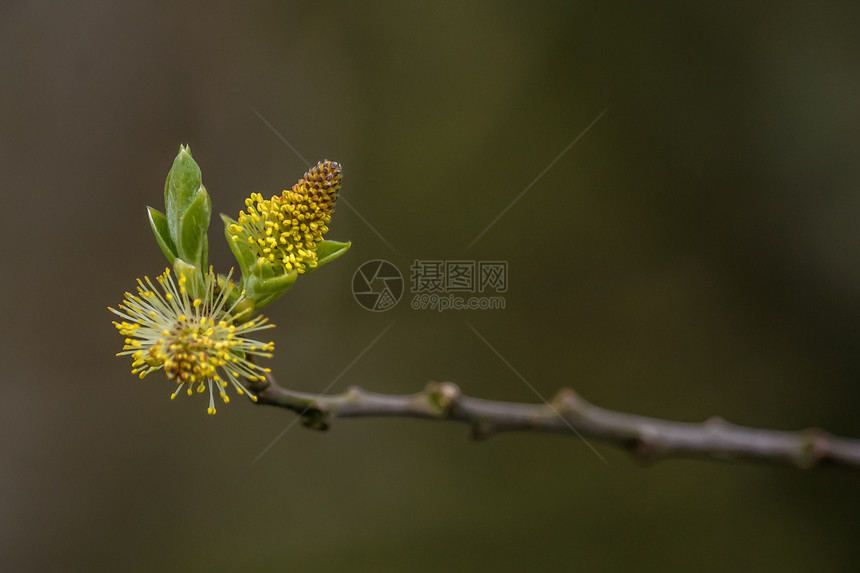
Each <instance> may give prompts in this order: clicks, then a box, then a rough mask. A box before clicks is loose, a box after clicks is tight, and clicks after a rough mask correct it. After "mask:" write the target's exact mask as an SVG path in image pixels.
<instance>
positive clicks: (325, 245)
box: [305, 241, 352, 274]
mask: <svg viewBox="0 0 860 573" xmlns="http://www.w3.org/2000/svg"><path fill="white" fill-rule="evenodd" d="M350 246H352V243H350V242H346V243H339V242H337V241H323V242H321V243H317V266H316V267H315V268H308V269H307V270H306V271H305V274H308V273H310V272H312V271H315V270H316V269H318V268H320V267H321V266H323V265H325V264H327V263H330V262H332V261H333V260H335V259H336V258H338V257H339V256H341V255H342V254H344V253H345V252H347V251H348V250H349V247H350Z"/></svg>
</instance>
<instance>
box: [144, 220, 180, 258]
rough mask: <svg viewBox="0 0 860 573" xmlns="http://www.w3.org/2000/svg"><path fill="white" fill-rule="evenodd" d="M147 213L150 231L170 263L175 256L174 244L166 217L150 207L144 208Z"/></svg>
mask: <svg viewBox="0 0 860 573" xmlns="http://www.w3.org/2000/svg"><path fill="white" fill-rule="evenodd" d="M146 211H147V213H148V214H149V224H150V226H151V227H152V233H153V234H154V235H155V240H156V241H158V246H159V247H161V252H162V253H164V256H165V257H167V260H168V261H169V262H170V264H171V265H172V264H173V260H174V259H175V258H176V255H177V252H176V245H174V244H173V239H171V238H170V229H169V228H168V226H167V217H165V216H164V214H163V213H161V212H160V211H158V210H157V209H153V208H152V207H147V208H146Z"/></svg>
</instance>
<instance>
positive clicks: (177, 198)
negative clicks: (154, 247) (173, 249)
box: [164, 146, 203, 246]
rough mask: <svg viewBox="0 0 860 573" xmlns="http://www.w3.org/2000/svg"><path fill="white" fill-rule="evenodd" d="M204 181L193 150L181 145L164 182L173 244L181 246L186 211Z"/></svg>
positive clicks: (165, 204)
mask: <svg viewBox="0 0 860 573" xmlns="http://www.w3.org/2000/svg"><path fill="white" fill-rule="evenodd" d="M202 182H203V176H202V174H201V173H200V167H199V166H198V165H197V162H195V161H194V158H193V157H191V150H190V149H189V148H188V147H187V146H185V147H182V146H180V148H179V153H178V154H177V155H176V159H174V160H173V166H172V167H171V168H170V172H169V173H168V174H167V179H166V181H165V182H164V209H165V215H166V217H167V225H168V228H169V229H170V238H171V239H172V240H173V244H175V245H177V246H180V244H181V240H180V235H181V229H180V223H181V220H182V216H183V215H184V214H185V211H186V210H187V209H188V207H189V206H190V205H191V203H192V202H193V201H194V200H195V199H196V197H197V191H198V190H199V189H200V187H201V185H202Z"/></svg>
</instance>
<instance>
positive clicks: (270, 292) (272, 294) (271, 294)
mask: <svg viewBox="0 0 860 573" xmlns="http://www.w3.org/2000/svg"><path fill="white" fill-rule="evenodd" d="M259 266H261V267H269V268H270V269H272V268H273V267H272V265H259ZM298 276H299V274H298V273H297V272H296V271H294V270H293V271H290V272H288V273H286V274H281V275H277V276H274V277H271V278H263V277H262V276H260V275H259V274H257V273H254V274H252V275H251V276H249V277H246V278H245V296H247V297H250V298H253V299H254V307H255V308H263V307H264V306H266V305H267V304H270V303H272V302H275V301H276V300H277V299H278V298H280V297H281V295H282V294H284V293H285V292H287V291H288V290H289V289H290V287H292V286H293V284H295V282H296V278H297V277H298Z"/></svg>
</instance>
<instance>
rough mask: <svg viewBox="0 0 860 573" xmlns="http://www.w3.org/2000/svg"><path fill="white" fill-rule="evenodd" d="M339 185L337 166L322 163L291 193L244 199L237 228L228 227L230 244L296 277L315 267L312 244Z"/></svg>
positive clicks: (324, 225) (324, 223) (322, 232)
mask: <svg viewBox="0 0 860 573" xmlns="http://www.w3.org/2000/svg"><path fill="white" fill-rule="evenodd" d="M340 185H341V166H340V165H339V164H338V163H335V162H333V161H328V160H326V161H321V162H319V163H318V164H317V165H316V167H314V168H312V169H310V170H309V171H308V172H307V173H305V175H304V177H302V178H301V179H300V180H299V182H298V183H296V184H295V185H293V188H292V189H290V190H285V191H284V192H283V193H282V194H281V195H275V196H273V197H272V198H271V199H268V200H266V199H263V197H262V195H260V194H259V193H253V194H251V197H250V198H248V199H246V200H245V206H246V207H247V209H246V210H245V211H242V212H240V213H239V221H238V223H239V224H238V225H236V224H234V225H231V227H230V232H231V233H233V235H232V238H233V240H234V241H240V240H244V241H247V242H248V244H249V245H250V247H251V250H252V251H253V252H254V254H256V255H257V257H258V258H260V259H263V260H264V261H266V262H268V263H274V264H282V265H284V267H285V268H286V269H287V270H288V271H290V270H293V269H295V270H296V271H298V273H299V274H301V273H304V272H306V271H307V269H309V268H310V269H313V268H315V267H316V266H317V243H319V242H321V241H322V240H323V235H325V233H326V232H328V223H329V221H330V220H331V214H332V211H333V210H334V203H335V201H336V200H337V192H338V190H339V189H340Z"/></svg>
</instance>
